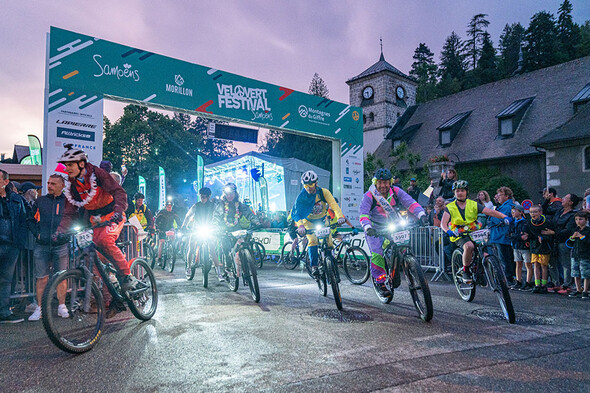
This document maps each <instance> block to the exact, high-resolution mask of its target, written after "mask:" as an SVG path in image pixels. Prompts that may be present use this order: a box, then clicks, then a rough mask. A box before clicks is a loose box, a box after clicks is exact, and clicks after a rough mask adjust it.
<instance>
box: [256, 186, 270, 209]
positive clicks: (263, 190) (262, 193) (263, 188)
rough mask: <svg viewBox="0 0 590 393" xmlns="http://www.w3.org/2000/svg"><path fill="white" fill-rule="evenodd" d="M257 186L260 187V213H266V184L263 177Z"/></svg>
mask: <svg viewBox="0 0 590 393" xmlns="http://www.w3.org/2000/svg"><path fill="white" fill-rule="evenodd" d="M258 184H259V185H260V199H261V201H262V211H264V212H267V211H268V184H267V182H266V179H265V178H264V177H261V178H260V179H259V180H258Z"/></svg>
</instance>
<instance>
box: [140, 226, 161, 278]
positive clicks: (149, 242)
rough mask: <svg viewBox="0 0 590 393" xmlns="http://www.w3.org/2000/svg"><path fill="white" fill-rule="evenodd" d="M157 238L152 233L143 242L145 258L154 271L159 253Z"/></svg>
mask: <svg viewBox="0 0 590 393" xmlns="http://www.w3.org/2000/svg"><path fill="white" fill-rule="evenodd" d="M156 244H157V243H156V236H155V235H154V234H152V233H148V235H147V236H146V237H145V238H144V239H143V240H142V247H143V257H144V258H145V260H146V261H147V262H148V263H149V264H150V268H151V269H152V270H153V269H154V267H155V266H156V259H157V258H158V252H157V249H156V248H155V246H156Z"/></svg>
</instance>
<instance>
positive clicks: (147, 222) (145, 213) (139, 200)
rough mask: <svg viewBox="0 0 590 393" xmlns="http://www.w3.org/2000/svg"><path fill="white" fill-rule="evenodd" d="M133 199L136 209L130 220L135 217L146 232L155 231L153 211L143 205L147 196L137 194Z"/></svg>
mask: <svg viewBox="0 0 590 393" xmlns="http://www.w3.org/2000/svg"><path fill="white" fill-rule="evenodd" d="M133 199H134V205H135V209H134V210H133V213H132V214H131V215H130V216H129V218H131V217H134V216H135V217H137V219H138V220H139V223H140V224H141V227H142V228H143V229H144V230H151V231H153V229H154V215H153V214H152V212H151V210H150V209H148V207H147V206H146V205H145V203H143V201H144V199H145V196H144V195H143V194H142V193H141V192H138V193H137V194H135V196H134V197H133Z"/></svg>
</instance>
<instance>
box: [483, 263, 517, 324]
mask: <svg viewBox="0 0 590 393" xmlns="http://www.w3.org/2000/svg"><path fill="white" fill-rule="evenodd" d="M483 266H484V271H485V273H486V278H487V281H488V285H489V286H490V289H491V290H492V291H494V292H495V293H496V296H497V297H498V302H499V303H500V307H501V308H502V312H503V313H504V318H506V320H507V321H508V323H514V322H515V321H516V315H515V313H514V307H513V306H512V298H511V297H510V291H509V290H508V284H507V283H506V277H505V276H504V272H503V271H502V268H501V267H500V261H499V260H498V258H497V257H496V256H495V255H488V256H486V257H485V258H484V260H483Z"/></svg>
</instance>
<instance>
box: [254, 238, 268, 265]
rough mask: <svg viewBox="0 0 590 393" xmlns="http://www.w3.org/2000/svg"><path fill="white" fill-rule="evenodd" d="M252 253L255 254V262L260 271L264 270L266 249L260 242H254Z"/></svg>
mask: <svg viewBox="0 0 590 393" xmlns="http://www.w3.org/2000/svg"><path fill="white" fill-rule="evenodd" d="M252 253H253V254H254V260H255V261H256V266H257V267H258V269H262V265H263V263H264V259H265V258H266V248H264V245H263V244H262V243H260V242H259V241H253V242H252Z"/></svg>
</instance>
